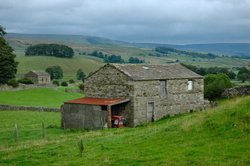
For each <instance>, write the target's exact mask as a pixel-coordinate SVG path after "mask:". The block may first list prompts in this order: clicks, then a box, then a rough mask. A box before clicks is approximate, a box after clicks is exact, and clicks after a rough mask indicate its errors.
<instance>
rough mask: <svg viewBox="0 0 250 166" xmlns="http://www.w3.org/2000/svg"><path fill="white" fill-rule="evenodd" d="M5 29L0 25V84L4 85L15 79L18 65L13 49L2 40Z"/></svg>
mask: <svg viewBox="0 0 250 166" xmlns="http://www.w3.org/2000/svg"><path fill="white" fill-rule="evenodd" d="M5 34H6V32H5V29H4V28H3V27H2V26H1V25H0V84H5V83H7V82H8V81H9V80H11V79H13V78H15V75H16V72H17V65H18V63H17V62H16V61H15V57H16V55H15V54H14V53H13V49H12V48H11V47H10V46H9V45H8V44H7V42H6V41H5V39H4V35H5Z"/></svg>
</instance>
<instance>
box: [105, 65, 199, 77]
mask: <svg viewBox="0 0 250 166" xmlns="http://www.w3.org/2000/svg"><path fill="white" fill-rule="evenodd" d="M108 65H111V66H114V67H115V68H117V69H118V70H119V71H121V72H122V73H124V74H125V75H127V76H129V77H130V78H132V79H133V80H159V79H180V78H182V79H184V78H190V79H192V78H202V76H201V75H199V74H196V73H195V72H193V71H191V70H189V69H187V68H186V67H184V66H182V65H180V64H162V65H153V64H108Z"/></svg>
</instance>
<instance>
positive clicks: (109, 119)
mask: <svg viewBox="0 0 250 166" xmlns="http://www.w3.org/2000/svg"><path fill="white" fill-rule="evenodd" d="M107 109H108V110H107V111H108V115H107V116H108V118H107V120H108V128H111V127H112V124H111V116H112V114H111V106H110V105H108V107H107Z"/></svg>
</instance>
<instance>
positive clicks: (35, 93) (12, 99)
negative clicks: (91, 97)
mask: <svg viewBox="0 0 250 166" xmlns="http://www.w3.org/2000/svg"><path fill="white" fill-rule="evenodd" d="M80 97H83V94H80V93H67V92H65V91H64V89H62V88H35V89H27V90H20V91H0V104H8V105H17V106H38V107H39V106H41V107H51V108H60V106H61V105H62V104H63V102H64V101H67V100H71V99H75V98H80Z"/></svg>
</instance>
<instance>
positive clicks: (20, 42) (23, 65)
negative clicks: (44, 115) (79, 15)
mask: <svg viewBox="0 0 250 166" xmlns="http://www.w3.org/2000/svg"><path fill="white" fill-rule="evenodd" d="M8 41H9V43H10V45H11V46H12V47H13V48H14V50H15V53H16V55H17V58H16V60H17V61H18V62H19V65H18V73H17V76H18V77H21V76H22V75H24V74H25V73H27V72H28V71H30V70H45V69H46V68H47V67H49V66H53V65H59V66H61V67H62V68H63V71H64V80H69V79H74V80H75V79H76V71H77V70H78V69H83V71H84V72H85V73H87V74H88V73H89V72H93V71H95V70H97V69H98V68H99V67H101V66H102V65H103V60H102V59H100V58H95V57H90V56H87V55H81V56H79V53H83V52H84V53H86V54H88V53H92V52H93V51H95V50H97V51H102V52H103V53H104V54H108V55H111V54H115V55H120V56H122V58H123V59H124V60H125V61H128V59H129V58H130V57H138V58H139V59H141V60H144V61H145V62H146V63H151V64H165V63H167V62H175V61H176V60H179V62H181V63H186V64H192V65H195V66H200V67H226V68H232V67H243V66H247V65H248V64H249V62H250V60H249V59H238V58H230V57H218V58H215V59H204V58H192V57H191V56H186V55H182V56H180V55H178V54H175V53H172V54H171V55H168V56H161V57H156V56H149V54H154V55H156V54H159V53H158V52H155V51H154V50H153V49H150V48H139V47H132V46H119V45H104V44H94V45H91V44H86V43H85V42H83V41H82V43H79V42H73V41H72V40H68V42H67V43H64V42H65V40H62V41H60V40H46V39H29V38H27V39H10V40H8ZM38 43H59V44H63V43H64V44H67V45H68V46H70V47H72V48H73V49H74V52H75V56H74V58H72V59H67V58H56V57H48V56H31V57H26V56H24V54H25V53H24V52H25V49H26V47H27V46H28V45H29V44H38ZM159 55H160V54H159Z"/></svg>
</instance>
